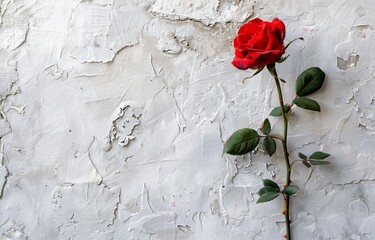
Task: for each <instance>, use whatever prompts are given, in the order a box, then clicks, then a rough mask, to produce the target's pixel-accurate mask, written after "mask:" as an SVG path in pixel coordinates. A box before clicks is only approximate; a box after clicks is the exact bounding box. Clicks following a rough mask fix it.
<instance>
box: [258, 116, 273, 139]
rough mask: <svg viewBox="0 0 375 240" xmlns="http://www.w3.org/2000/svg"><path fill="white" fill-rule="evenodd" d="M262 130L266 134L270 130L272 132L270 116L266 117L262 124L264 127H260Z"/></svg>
mask: <svg viewBox="0 0 375 240" xmlns="http://www.w3.org/2000/svg"><path fill="white" fill-rule="evenodd" d="M260 131H261V132H262V133H264V134H266V135H268V134H269V133H270V132H271V123H270V121H269V120H268V118H266V119H265V120H264V122H263V124H262V127H261V128H260Z"/></svg>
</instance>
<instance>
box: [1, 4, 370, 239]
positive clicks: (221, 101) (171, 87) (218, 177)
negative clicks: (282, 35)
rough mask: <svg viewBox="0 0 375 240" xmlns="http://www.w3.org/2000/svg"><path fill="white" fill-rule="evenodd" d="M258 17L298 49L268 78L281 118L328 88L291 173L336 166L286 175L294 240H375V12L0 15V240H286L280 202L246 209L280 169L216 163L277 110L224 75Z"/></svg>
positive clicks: (366, 7)
mask: <svg viewBox="0 0 375 240" xmlns="http://www.w3.org/2000/svg"><path fill="white" fill-rule="evenodd" d="M254 17H261V18H263V19H267V20H270V19H272V18H273V17H278V18H280V19H282V20H283V21H284V22H285V24H286V25H287V37H286V40H287V41H290V40H292V39H294V38H297V37H304V38H305V41H304V42H296V43H295V44H293V45H292V46H291V47H290V48H289V49H288V53H290V54H291V56H290V58H289V59H288V60H287V61H286V62H285V63H283V64H281V65H280V66H279V69H278V70H279V74H280V75H281V76H282V77H283V78H284V79H286V80H287V83H286V84H284V86H283V87H284V90H285V92H286V95H285V97H286V99H287V101H289V102H290V100H291V99H292V98H293V97H294V96H293V93H294V81H295V79H296V77H297V76H298V74H299V73H301V72H302V71H303V70H305V69H306V68H308V67H312V66H318V67H320V68H321V69H323V70H324V71H325V72H326V74H327V78H326V82H325V84H324V87H323V89H322V91H320V92H319V93H317V94H315V95H313V98H314V99H316V100H318V101H319V103H320V104H321V107H322V112H321V113H315V112H307V111H303V110H299V109H295V111H294V113H293V115H292V117H291V124H290V129H291V137H290V140H289V147H290V149H291V156H292V158H294V157H296V156H297V153H298V152H299V151H303V152H305V153H311V152H313V151H317V150H323V151H326V152H330V153H332V155H333V156H332V158H331V161H332V164H331V165H330V166H323V167H318V168H312V169H307V168H305V167H303V166H300V165H296V169H295V171H294V173H293V182H294V184H296V185H298V186H300V188H301V190H300V192H299V193H298V196H296V197H293V200H292V221H293V225H292V228H293V231H294V237H295V238H294V239H295V240H308V239H321V240H323V239H324V240H331V239H332V240H333V239H335V240H340V239H342V240H351V239H352V240H369V239H375V228H374V226H375V212H374V211H375V148H374V146H375V138H374V133H375V121H374V120H375V106H374V104H375V103H374V99H375V93H374V90H375V80H374V78H375V44H374V42H375V4H374V2H373V0H358V1H352V0H306V1H301V0H272V1H271V0H243V1H241V0H232V1H229V0H192V1H186V0H80V1H79V0H55V1H52V0H49V1H47V0H1V1H0V24H1V25H0V103H1V104H0V110H1V112H0V113H1V118H0V136H1V140H0V141H1V145H0V150H1V152H2V154H1V157H0V158H1V161H0V162H1V164H0V165H1V166H0V189H2V191H1V194H2V196H1V199H0V233H1V236H2V239H14V240H24V239H29V240H45V239H80V240H96V239H98V240H99V239H100V240H107V239H108V240H109V239H121V240H135V239H140V240H143V239H152V240H156V239H160V240H173V239H196V240H199V239H204V240H214V239H217V240H227V239H228V240H229V239H231V240H233V239H236V240H245V239H246V240H248V239H254V240H260V239H263V240H274V239H282V236H283V235H284V222H283V215H282V214H281V213H280V211H281V209H282V201H281V199H279V201H274V202H270V203H265V204H260V205H256V204H255V201H256V199H257V195H256V194H255V193H256V192H257V191H258V189H259V188H260V185H261V179H262V178H272V177H273V178H274V179H275V181H277V182H279V183H280V184H282V182H283V179H284V170H285V169H284V164H283V161H282V158H281V157H282V154H281V152H278V153H277V156H273V157H272V158H268V157H266V156H264V155H263V154H262V153H258V154H256V155H253V156H246V157H245V158H241V157H240V158H237V159H236V158H233V157H230V156H225V155H224V156H222V155H221V153H222V145H223V141H224V140H225V139H227V138H228V136H229V135H230V134H231V133H232V132H233V131H234V130H236V129H238V128H242V127H252V128H258V127H259V124H260V122H261V121H262V120H263V119H264V118H265V117H267V116H268V114H269V111H270V109H272V108H273V107H275V106H277V104H278V103H277V99H276V92H275V87H274V83H273V80H272V78H271V77H270V75H269V74H268V73H267V72H266V71H265V72H264V73H262V74H260V75H258V76H256V77H254V78H253V79H250V80H246V81H245V83H242V81H243V79H244V78H246V77H247V76H249V75H250V74H251V72H250V71H247V72H244V71H240V70H237V69H235V68H234V67H233V66H232V65H231V64H230V62H231V60H232V57H233V48H232V40H233V38H234V36H235V34H236V31H237V29H238V27H239V26H240V25H241V24H242V23H243V22H245V21H247V20H248V19H251V18H254ZM271 122H272V123H273V124H276V126H275V130H276V132H277V131H280V130H281V122H280V121H279V120H278V119H276V118H272V119H271ZM279 150H280V149H279Z"/></svg>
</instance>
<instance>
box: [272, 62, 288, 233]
mask: <svg viewBox="0 0 375 240" xmlns="http://www.w3.org/2000/svg"><path fill="white" fill-rule="evenodd" d="M273 71H274V72H273V75H274V78H275V82H276V87H277V93H278V95H279V102H280V108H281V113H282V116H283V120H284V139H283V140H282V144H283V149H284V158H285V165H286V181H285V185H286V186H289V185H290V174H291V171H292V169H291V167H290V162H289V153H288V147H287V140H288V118H287V116H286V113H285V109H284V100H283V93H282V91H281V86H280V80H279V78H278V77H277V72H276V67H274V68H273ZM284 211H285V224H286V238H287V240H291V239H292V237H291V234H290V219H289V195H287V194H285V195H284Z"/></svg>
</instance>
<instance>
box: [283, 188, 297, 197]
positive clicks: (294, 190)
mask: <svg viewBox="0 0 375 240" xmlns="http://www.w3.org/2000/svg"><path fill="white" fill-rule="evenodd" d="M298 189H299V188H298V187H297V186H294V185H289V186H286V187H285V188H284V189H283V190H282V191H281V192H282V193H284V194H286V195H289V196H290V195H294V194H296V193H297V191H298Z"/></svg>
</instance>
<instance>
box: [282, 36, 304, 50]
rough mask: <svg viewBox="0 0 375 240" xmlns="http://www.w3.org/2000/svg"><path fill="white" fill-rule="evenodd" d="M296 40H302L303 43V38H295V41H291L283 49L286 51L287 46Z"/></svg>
mask: <svg viewBox="0 0 375 240" xmlns="http://www.w3.org/2000/svg"><path fill="white" fill-rule="evenodd" d="M296 40H302V41H303V38H296V39H293V40H292V41H291V42H289V43H288V44H287V45H286V46H285V49H287V48H288V47H289V46H290V44H292V43H293V42H294V41H296Z"/></svg>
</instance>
